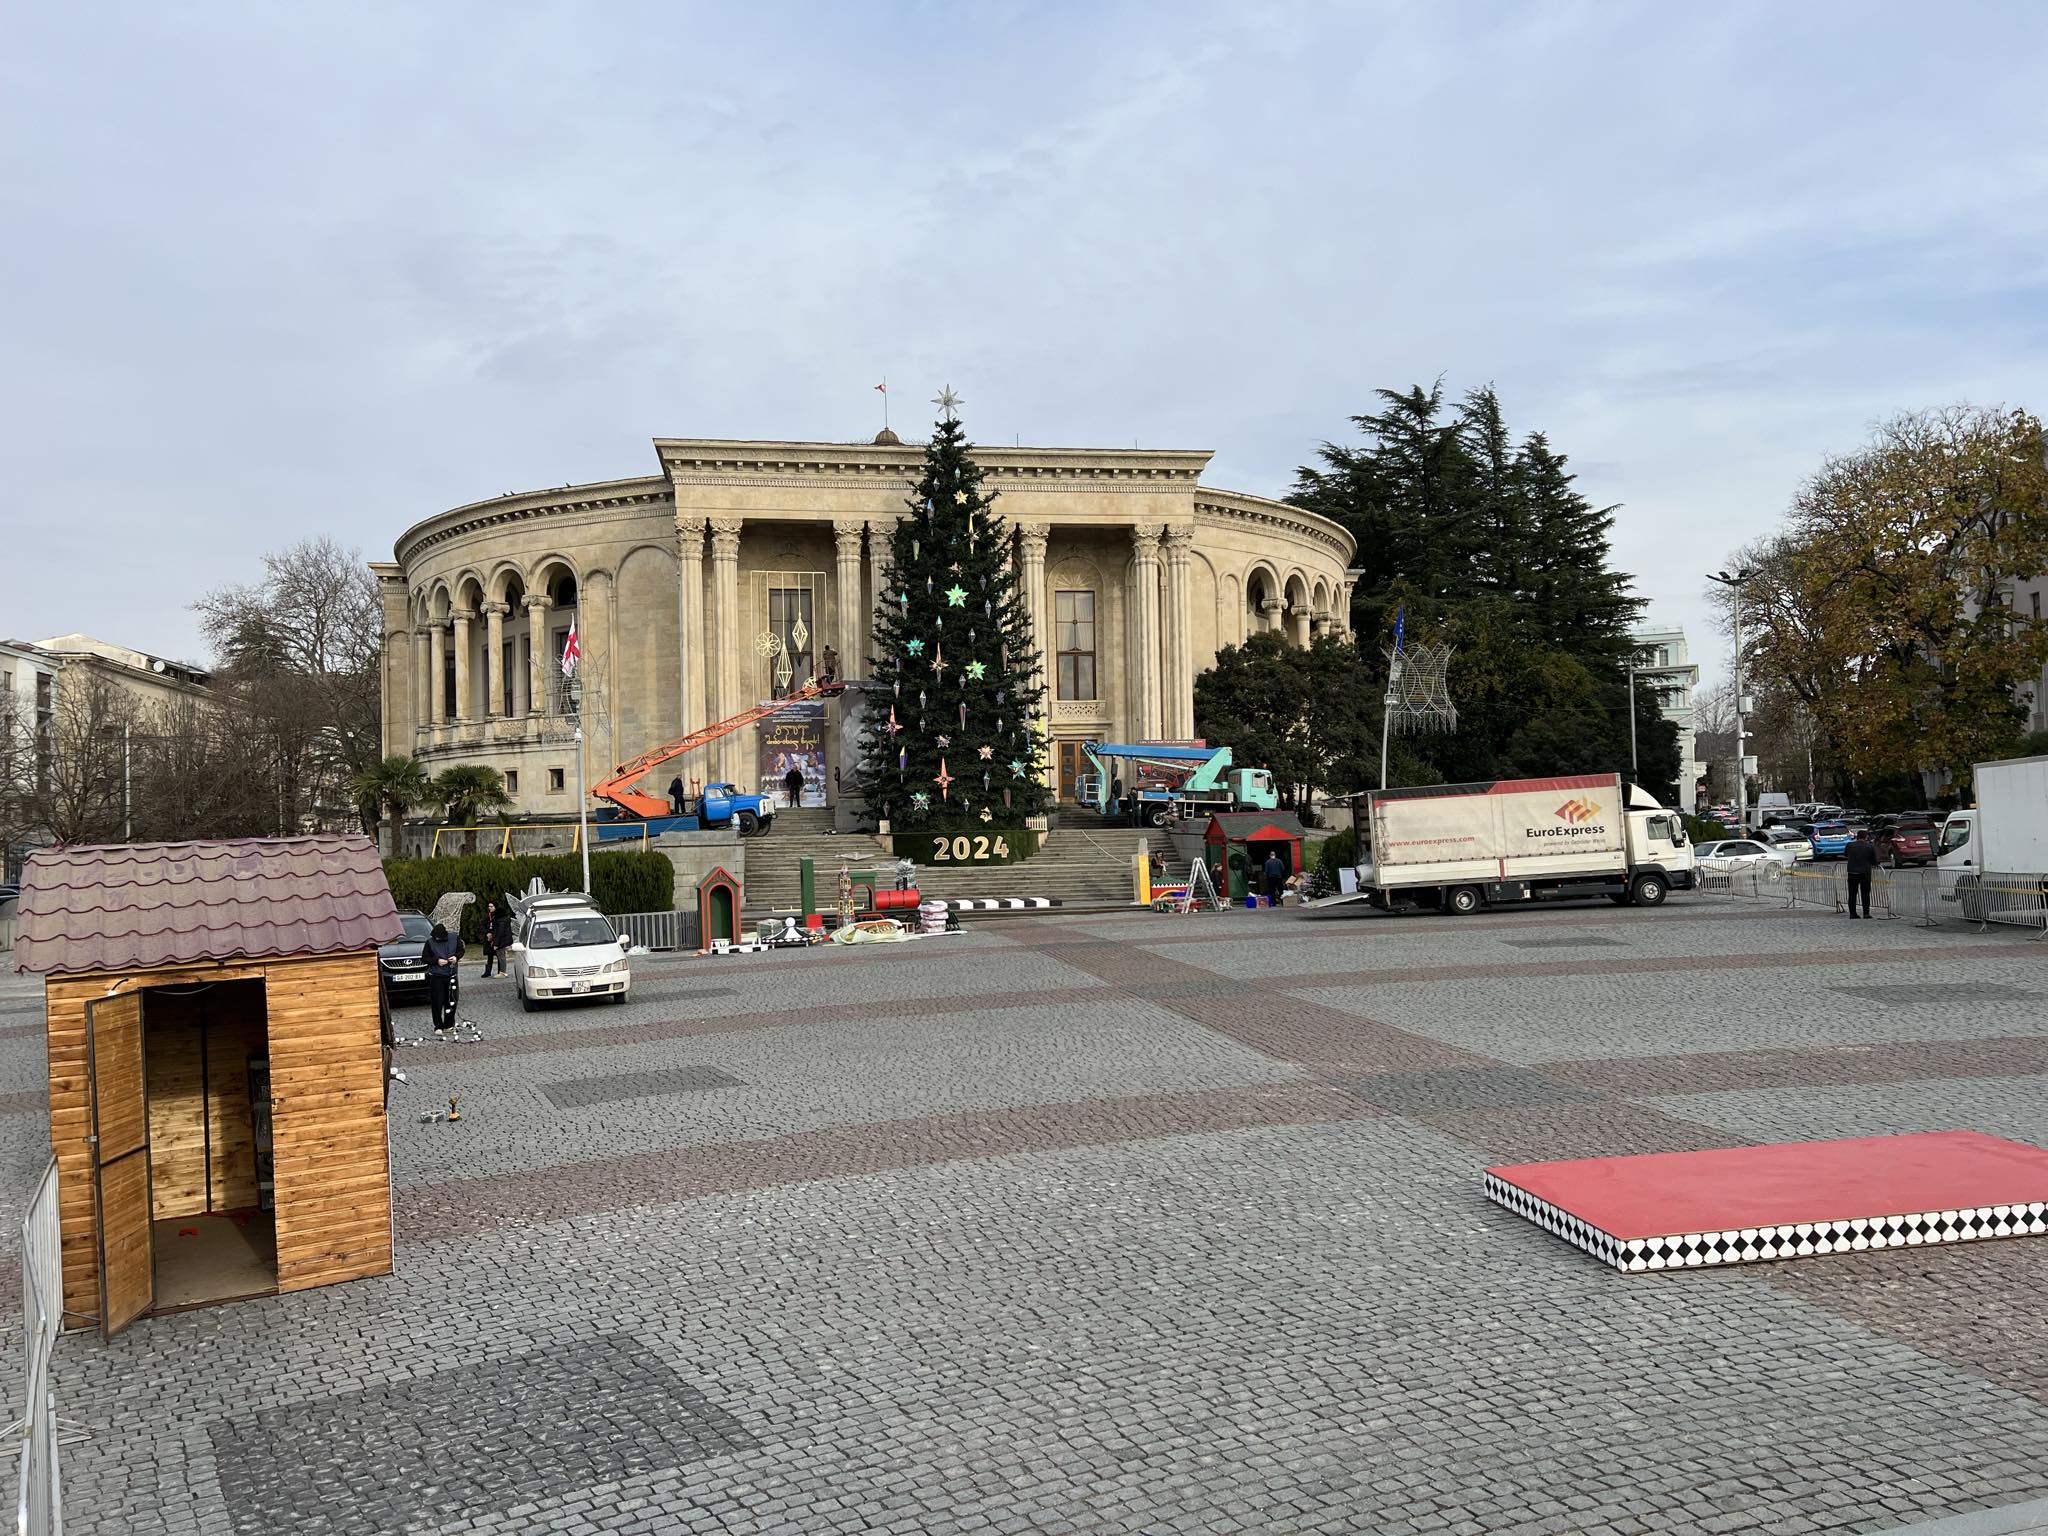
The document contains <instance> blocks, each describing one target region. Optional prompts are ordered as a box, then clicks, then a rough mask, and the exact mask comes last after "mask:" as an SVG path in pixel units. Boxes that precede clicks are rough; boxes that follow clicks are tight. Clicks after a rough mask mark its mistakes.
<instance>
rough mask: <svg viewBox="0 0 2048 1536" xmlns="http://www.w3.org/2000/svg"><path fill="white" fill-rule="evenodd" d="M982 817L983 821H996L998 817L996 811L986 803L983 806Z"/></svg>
mask: <svg viewBox="0 0 2048 1536" xmlns="http://www.w3.org/2000/svg"><path fill="white" fill-rule="evenodd" d="M981 819H982V820H983V821H994V820H995V819H996V813H995V812H994V811H992V810H990V809H989V808H988V807H987V806H985V805H984V806H983V807H982V808H981Z"/></svg>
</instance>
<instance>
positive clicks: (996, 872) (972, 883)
mask: <svg viewBox="0 0 2048 1536" xmlns="http://www.w3.org/2000/svg"><path fill="white" fill-rule="evenodd" d="M831 828H832V813H831V812H830V811H821V810H805V811H778V812H777V813H776V816H775V822H774V825H773V827H772V829H771V830H770V831H769V832H768V833H767V835H766V836H763V837H755V838H749V839H748V840H747V844H746V848H747V878H746V903H747V911H748V912H750V913H766V912H794V911H796V910H797V909H798V907H799V906H800V905H801V892H802V877H801V874H800V872H799V867H798V861H799V860H800V859H802V858H803V857H804V856H805V855H806V854H808V855H809V856H810V857H811V858H812V859H813V860H814V861H815V863H816V866H817V871H818V887H817V890H818V910H820V911H821V912H828V911H830V910H831V909H832V907H833V905H834V903H835V902H836V901H837V900H838V896H837V892H838V883H839V861H840V860H841V859H847V860H848V862H849V863H850V864H851V865H852V867H853V868H855V869H857V870H858V869H873V870H880V871H883V872H886V873H888V874H889V876H890V880H891V883H893V881H894V871H895V862H896V861H895V859H894V858H893V857H892V856H891V855H889V854H888V853H886V852H884V851H883V850H882V849H881V848H880V847H879V846H878V845H877V844H876V842H875V840H874V839H873V838H872V837H866V836H861V835H858V834H855V833H841V834H839V835H837V836H834V835H833V833H832V830H831ZM1155 836H1156V834H1155ZM1143 838H1144V834H1143V833H1141V832H1138V831H1135V830H1133V829H1132V828H1129V827H1113V826H1109V825H1106V824H1101V823H1096V822H1093V821H1091V822H1090V823H1089V824H1087V825H1085V826H1068V825H1062V826H1061V827H1060V828H1059V829H1058V830H1057V831H1054V832H1052V833H1050V834H1048V835H1047V837H1046V839H1045V842H1044V843H1043V845H1042V846H1041V847H1040V848H1039V850H1038V852H1037V854H1036V855H1035V856H1033V857H1032V858H1030V859H1027V860H1025V861H1024V862H1023V863H1022V864H1001V865H974V866H969V867H954V866H949V865H945V864H931V863H928V862H927V861H925V860H923V859H919V860H918V861H917V887H918V890H919V891H921V892H922V893H924V894H925V895H927V896H939V897H945V898H948V899H958V898H965V897H975V896H1045V897H1050V898H1052V899H1054V900H1056V901H1060V902H1062V903H1064V904H1065V905H1067V906H1103V905H1128V904H1129V902H1130V899H1131V856H1132V855H1133V854H1135V853H1136V852H1137V851H1138V849H1139V847H1140V846H1141V844H1142V842H1143Z"/></svg>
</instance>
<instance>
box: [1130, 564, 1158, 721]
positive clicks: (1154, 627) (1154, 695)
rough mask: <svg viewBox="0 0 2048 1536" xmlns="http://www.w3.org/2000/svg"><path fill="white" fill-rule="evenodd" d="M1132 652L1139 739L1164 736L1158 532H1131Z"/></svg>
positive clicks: (1132, 675)
mask: <svg viewBox="0 0 2048 1536" xmlns="http://www.w3.org/2000/svg"><path fill="white" fill-rule="evenodd" d="M1131 543H1132V546H1133V548H1134V549H1135V551H1136V555H1135V558H1133V560H1132V561H1131V615H1132V619H1133V623H1132V631H1131V648H1132V651H1133V655H1132V658H1131V659H1132V661H1133V662H1134V663H1135V665H1134V666H1133V668H1132V673H1131V677H1132V682H1133V685H1134V688H1133V691H1134V694H1135V702H1136V706H1137V708H1136V716H1137V718H1136V721H1135V724H1136V725H1137V728H1138V739H1139V740H1140V741H1147V740H1151V739H1152V738H1154V737H1157V736H1159V735H1161V734H1163V733H1162V732H1161V730H1160V728H1159V529H1158V528H1157V527H1155V526H1151V525H1145V526H1140V527H1137V528H1134V529H1132V530H1131Z"/></svg>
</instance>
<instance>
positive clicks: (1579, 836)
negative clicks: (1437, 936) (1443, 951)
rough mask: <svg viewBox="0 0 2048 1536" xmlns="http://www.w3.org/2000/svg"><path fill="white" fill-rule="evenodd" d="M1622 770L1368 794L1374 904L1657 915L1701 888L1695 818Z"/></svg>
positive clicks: (1368, 891)
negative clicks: (1669, 900)
mask: <svg viewBox="0 0 2048 1536" xmlns="http://www.w3.org/2000/svg"><path fill="white" fill-rule="evenodd" d="M1623 793H1624V791H1623V786H1622V781H1621V776H1620V775H1619V774H1612V773H1607V774H1574V775H1570V776H1567V777H1563V778H1555V779H1498V780H1495V781H1493V782H1491V783H1484V784H1432V785H1429V786H1427V787H1424V788H1419V789H1384V790H1378V791H1375V792H1374V793H1372V794H1371V795H1369V796H1368V797H1367V799H1368V824H1369V825H1370V827H1371V829H1372V857H1371V860H1370V862H1368V863H1364V864H1361V865H1359V869H1358V883H1359V889H1360V890H1361V891H1362V892H1363V893H1364V894H1365V897H1366V900H1368V901H1369V902H1371V903H1372V904H1373V905H1374V906H1379V907H1386V908H1389V909H1396V908H1415V907H1431V908H1435V909H1437V910H1439V911H1444V912H1456V913H1460V914H1463V913H1469V912H1477V911H1478V910H1479V909H1480V908H1481V907H1486V906H1501V905H1506V904H1510V903H1515V902H1524V901H1543V900H1550V899H1558V898H1564V897H1575V898H1583V897H1587V896H1607V897H1611V898H1612V899H1613V900H1614V901H1616V902H1631V901H1632V902H1634V903H1635V904H1636V905H1637V906H1643V907H1654V906H1657V905H1658V904H1660V903H1661V902H1662V901H1663V900H1664V897H1665V894H1666V893H1667V892H1669V891H1673V890H1681V891H1682V890H1689V889H1690V888H1691V887H1692V884H1693V851H1692V845H1691V844H1690V843H1689V842H1688V841H1687V839H1686V835H1685V821H1684V819H1683V818H1682V817H1681V816H1680V815H1679V814H1678V812H1676V811H1670V810H1666V809H1665V808H1664V807H1663V806H1661V805H1659V804H1658V803H1657V801H1656V800H1655V799H1654V798H1653V797H1652V796H1651V795H1650V794H1649V793H1648V792H1647V791H1645V790H1642V789H1640V788H1637V789H1633V790H1630V791H1629V792H1628V794H1629V800H1628V803H1627V804H1626V805H1624V803H1623Z"/></svg>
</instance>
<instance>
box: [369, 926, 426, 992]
mask: <svg viewBox="0 0 2048 1536" xmlns="http://www.w3.org/2000/svg"><path fill="white" fill-rule="evenodd" d="M398 920H399V921H400V922H401V923H403V924H404V925H405V935H404V937H402V938H396V939H393V940H392V941H391V942H390V943H389V944H384V945H381V946H379V947H378V950H377V969H378V970H380V971H382V972H383V973H384V993H385V995H386V996H387V997H389V998H390V999H391V1001H393V1002H394V1003H395V1002H397V1001H398V1000H399V999H400V998H401V997H407V996H413V995H417V996H419V997H421V998H424V997H425V996H426V995H427V967H426V965H425V963H424V962H423V961H422V960H421V959H420V950H421V949H422V948H423V947H424V946H425V945H426V942H427V936H428V935H429V934H431V933H432V932H433V931H434V925H433V923H432V922H430V921H429V920H428V918H427V915H426V914H425V913H424V912H401V913H399V914H398Z"/></svg>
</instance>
